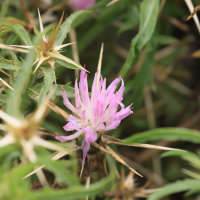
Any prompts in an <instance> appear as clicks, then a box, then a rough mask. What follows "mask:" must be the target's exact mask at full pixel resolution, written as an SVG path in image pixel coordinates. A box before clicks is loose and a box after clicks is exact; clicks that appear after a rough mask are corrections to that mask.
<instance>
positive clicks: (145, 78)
mask: <svg viewBox="0 0 200 200" xmlns="http://www.w3.org/2000/svg"><path fill="white" fill-rule="evenodd" d="M155 49H156V47H155V45H154V44H153V41H150V42H149V43H148V45H147V48H146V55H145V59H144V61H143V63H142V66H141V69H140V71H139V72H138V73H137V75H136V77H135V78H134V79H133V80H131V81H130V82H129V83H128V85H127V87H126V93H127V92H129V91H130V90H134V92H133V97H132V98H131V100H132V101H133V102H134V106H137V105H138V104H139V103H140V102H141V99H142V97H143V91H144V88H145V86H146V85H147V84H149V83H151V82H152V81H153V79H154V76H153V72H152V68H153V64H154V53H155ZM133 88H134V89H133Z"/></svg>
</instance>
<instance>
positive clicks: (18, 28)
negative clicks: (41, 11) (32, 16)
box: [1, 24, 32, 46]
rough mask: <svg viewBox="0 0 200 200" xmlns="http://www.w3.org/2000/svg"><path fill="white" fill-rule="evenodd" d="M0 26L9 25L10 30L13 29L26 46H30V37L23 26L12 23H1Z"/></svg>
mask: <svg viewBox="0 0 200 200" xmlns="http://www.w3.org/2000/svg"><path fill="white" fill-rule="evenodd" d="M1 26H7V27H9V28H10V29H11V30H12V31H14V32H15V33H16V34H17V35H18V36H19V37H20V39H21V40H22V41H23V42H24V43H25V44H26V45H27V46H32V43H31V39H30V37H29V36H28V33H27V32H26V30H25V28H24V27H23V26H21V25H20V24H14V25H8V24H2V25H1Z"/></svg>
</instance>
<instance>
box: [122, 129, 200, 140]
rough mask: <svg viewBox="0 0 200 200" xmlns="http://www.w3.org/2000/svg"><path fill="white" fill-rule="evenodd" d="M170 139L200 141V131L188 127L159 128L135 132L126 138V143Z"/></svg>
mask: <svg viewBox="0 0 200 200" xmlns="http://www.w3.org/2000/svg"><path fill="white" fill-rule="evenodd" d="M157 140H170V141H176V140H181V141H188V142H193V143H200V131H196V130H191V129H186V128H157V129H152V130H149V131H145V132H142V133H137V134H134V135H133V136H130V137H128V138H126V139H125V140H124V142H125V143H132V142H135V143H144V142H147V141H157Z"/></svg>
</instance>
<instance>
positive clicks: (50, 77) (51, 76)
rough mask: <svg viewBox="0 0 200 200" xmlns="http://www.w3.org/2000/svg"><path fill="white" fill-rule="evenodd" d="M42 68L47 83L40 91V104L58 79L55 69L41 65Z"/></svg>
mask: <svg viewBox="0 0 200 200" xmlns="http://www.w3.org/2000/svg"><path fill="white" fill-rule="evenodd" d="M41 69H42V72H43V73H44V82H45V84H44V86H43V87H42V89H41V91H40V96H39V101H38V104H39V105H40V104H41V103H42V102H43V101H44V99H45V97H46V95H47V92H48V91H49V90H50V89H52V87H53V82H54V81H55V80H56V77H55V69H52V68H47V67H41Z"/></svg>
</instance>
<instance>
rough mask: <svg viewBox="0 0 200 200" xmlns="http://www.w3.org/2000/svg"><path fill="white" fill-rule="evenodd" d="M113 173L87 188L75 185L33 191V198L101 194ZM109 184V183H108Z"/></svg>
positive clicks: (107, 186)
mask: <svg viewBox="0 0 200 200" xmlns="http://www.w3.org/2000/svg"><path fill="white" fill-rule="evenodd" d="M114 177H115V175H114V173H110V175H109V176H108V177H106V178H103V179H102V180H100V181H98V182H97V183H94V184H91V185H90V187H89V188H87V189H86V188H85V186H75V187H70V188H67V189H60V190H52V191H51V190H46V191H42V192H37V193H35V198H36V199H37V200H43V199H48V200H55V199H56V200H66V197H67V199H69V200H72V199H74V200H77V199H79V198H81V199H84V198H85V197H86V196H87V195H89V197H90V198H91V197H94V196H97V195H98V194H102V192H103V191H106V190H108V188H109V185H110V183H111V182H112V180H113V179H114ZM110 186H111V185H110Z"/></svg>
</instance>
